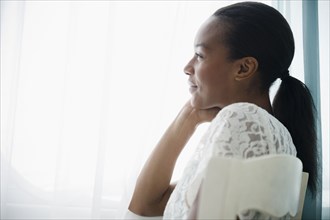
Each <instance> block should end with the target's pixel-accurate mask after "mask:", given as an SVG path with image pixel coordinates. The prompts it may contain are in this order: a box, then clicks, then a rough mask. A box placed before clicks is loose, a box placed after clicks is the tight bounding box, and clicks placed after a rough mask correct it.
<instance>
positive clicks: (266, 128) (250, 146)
mask: <svg viewBox="0 0 330 220" xmlns="http://www.w3.org/2000/svg"><path fill="white" fill-rule="evenodd" d="M210 130H211V135H210V138H209V144H210V145H211V149H212V151H213V152H212V155H213V156H226V157H234V158H251V157H259V156H262V155H266V154H290V155H296V150H295V148H294V145H293V142H292V139H291V136H290V134H289V132H288V131H287V130H286V128H285V127H284V126H283V125H282V124H281V123H280V122H279V121H278V120H277V119H276V118H274V117H273V116H271V115H270V114H269V113H268V112H266V111H265V110H263V109H261V108H259V107H257V106H256V105H253V104H247V103H238V104H234V105H231V106H230V107H227V108H224V109H223V110H222V112H221V113H220V114H218V116H217V117H216V118H215V120H214V121H213V122H212V124H211V129H210Z"/></svg>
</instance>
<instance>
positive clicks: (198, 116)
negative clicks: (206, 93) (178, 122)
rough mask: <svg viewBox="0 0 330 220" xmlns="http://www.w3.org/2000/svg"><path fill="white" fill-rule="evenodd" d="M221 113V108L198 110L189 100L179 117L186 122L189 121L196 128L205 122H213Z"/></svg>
mask: <svg viewBox="0 0 330 220" xmlns="http://www.w3.org/2000/svg"><path fill="white" fill-rule="evenodd" d="M219 111H220V108H218V107H214V108H209V109H196V108H194V107H193V106H192V105H191V102H190V100H189V101H188V102H186V104H185V105H184V106H183V108H182V110H181V112H180V113H179V116H178V117H179V118H180V117H181V118H184V119H185V120H189V121H190V122H192V123H193V124H194V125H195V126H198V125H199V124H202V123H204V122H210V121H212V120H213V119H214V118H215V116H216V115H217V114H218V112H219Z"/></svg>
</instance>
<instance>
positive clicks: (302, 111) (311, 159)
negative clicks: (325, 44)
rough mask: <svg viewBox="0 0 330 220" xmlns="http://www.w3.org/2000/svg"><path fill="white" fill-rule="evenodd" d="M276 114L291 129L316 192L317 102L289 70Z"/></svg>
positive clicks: (280, 88)
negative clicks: (315, 103) (290, 74)
mask: <svg viewBox="0 0 330 220" xmlns="http://www.w3.org/2000/svg"><path fill="white" fill-rule="evenodd" d="M273 111H274V116H275V117H276V118H277V119H278V120H279V121H280V122H282V123H283V124H284V126H285V127H286V128H287V129H288V130H289V132H290V134H291V137H292V139H293V143H294V145H295V147H296V149H297V157H298V158H299V159H300V160H301V161H302V163H303V171H304V172H307V173H309V179H308V187H309V189H310V191H311V193H312V195H313V196H315V194H316V188H317V162H318V160H317V146H316V145H317V136H316V129H315V112H316V110H315V106H314V102H313V98H312V96H311V93H310V91H309V89H308V88H307V86H306V85H305V84H304V83H302V82H301V81H299V80H298V79H296V78H294V77H292V76H289V75H288V74H287V75H285V77H283V78H282V83H281V85H280V87H279V89H278V91H277V93H276V96H275V98H274V101H273Z"/></svg>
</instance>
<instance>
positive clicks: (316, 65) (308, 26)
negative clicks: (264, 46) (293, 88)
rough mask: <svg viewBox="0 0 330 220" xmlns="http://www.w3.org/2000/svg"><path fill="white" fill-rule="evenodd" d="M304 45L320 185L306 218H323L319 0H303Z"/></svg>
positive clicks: (310, 200)
mask: <svg viewBox="0 0 330 220" xmlns="http://www.w3.org/2000/svg"><path fill="white" fill-rule="evenodd" d="M302 10H303V46H304V73H305V74H304V76H305V84H306V85H307V86H308V88H309V89H310V92H311V94H312V97H313V99H314V103H315V107H316V109H317V120H316V129H317V148H318V178H319V185H318V188H317V193H316V197H315V198H312V197H311V195H310V192H309V191H307V194H306V200H305V205H304V212H303V218H304V219H321V217H322V132H321V121H322V120H321V114H320V112H321V98H320V62H319V29H318V27H319V22H318V1H317V0H312V1H303V2H302Z"/></svg>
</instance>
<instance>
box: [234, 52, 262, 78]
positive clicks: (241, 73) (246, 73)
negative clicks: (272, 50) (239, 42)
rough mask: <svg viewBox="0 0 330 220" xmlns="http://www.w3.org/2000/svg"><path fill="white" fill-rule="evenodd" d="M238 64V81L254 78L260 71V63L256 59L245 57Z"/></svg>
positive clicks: (236, 75)
mask: <svg viewBox="0 0 330 220" xmlns="http://www.w3.org/2000/svg"><path fill="white" fill-rule="evenodd" d="M237 64H238V71H237V72H236V74H235V80H237V81H240V80H244V79H248V78H250V77H252V76H253V75H254V74H255V73H256V72H257V70H258V61H257V60H256V59H255V58H254V57H243V58H242V59H239V60H238V63H237Z"/></svg>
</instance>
